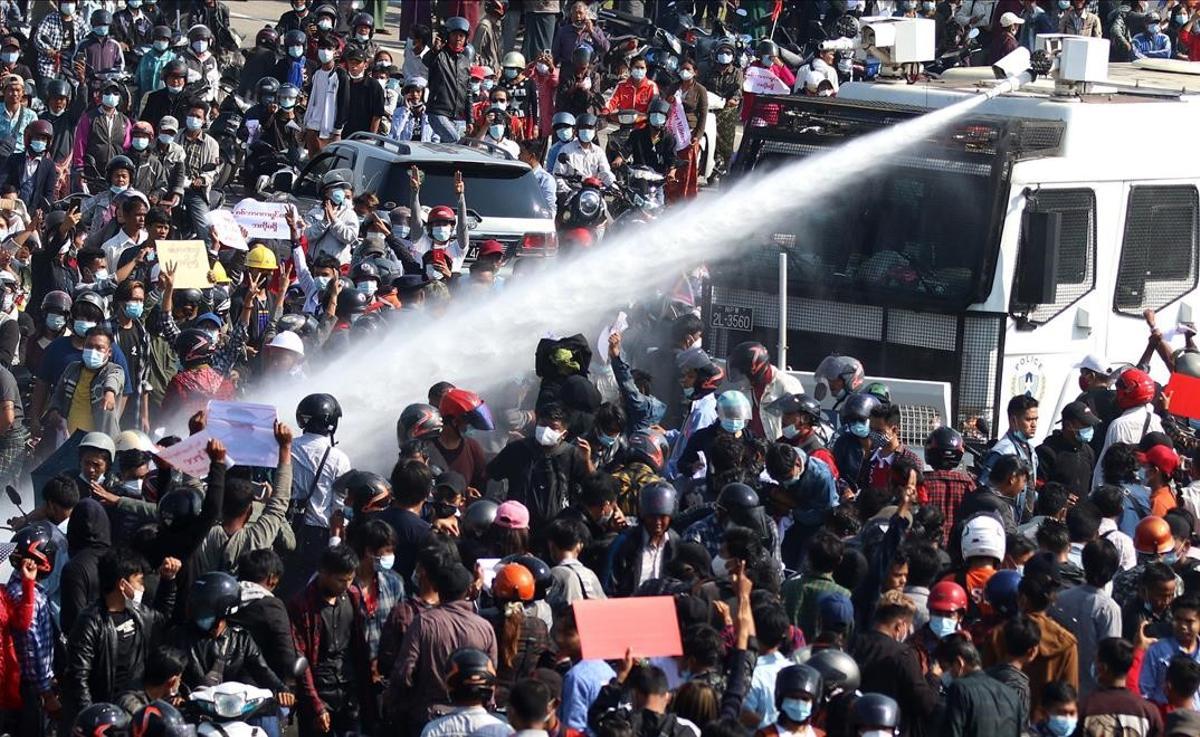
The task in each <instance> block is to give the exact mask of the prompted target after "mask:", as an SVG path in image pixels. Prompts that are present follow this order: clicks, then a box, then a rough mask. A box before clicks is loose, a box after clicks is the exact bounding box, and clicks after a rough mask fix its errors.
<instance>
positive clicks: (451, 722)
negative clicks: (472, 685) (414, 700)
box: [421, 706, 513, 737]
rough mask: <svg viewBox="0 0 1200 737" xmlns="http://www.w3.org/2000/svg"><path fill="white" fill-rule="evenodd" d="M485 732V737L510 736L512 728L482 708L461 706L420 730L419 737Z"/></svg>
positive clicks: (451, 736)
mask: <svg viewBox="0 0 1200 737" xmlns="http://www.w3.org/2000/svg"><path fill="white" fill-rule="evenodd" d="M485 729H486V730H487V731H486V735H487V737H500V736H501V735H509V734H512V731H513V729H512V727H510V726H508V725H507V724H506V723H505V722H504V720H502V719H500V718H499V717H497V716H496V715H495V714H492V713H491V712H489V711H488V710H487V709H485V708H483V707H482V706H461V707H459V708H457V709H455V710H454V711H452V712H450V713H449V714H447V715H446V716H444V717H438V718H437V719H434V720H433V721H432V722H430V723H429V724H426V725H425V729H422V730H421V737H462V736H463V735H469V734H476V733H478V732H480V731H481V730H485Z"/></svg>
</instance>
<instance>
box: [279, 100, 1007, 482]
mask: <svg viewBox="0 0 1200 737" xmlns="http://www.w3.org/2000/svg"><path fill="white" fill-rule="evenodd" d="M987 99H989V97H987V96H985V95H983V94H980V95H976V96H973V97H971V98H968V99H966V100H963V101H962V102H959V103H956V104H954V105H951V106H948V107H945V108H942V109H939V110H935V111H933V112H930V113H928V114H926V115H923V116H921V117H918V118H914V119H912V120H909V121H905V122H904V123H901V124H899V125H896V126H893V127H891V128H887V129H884V130H880V131H877V132H874V133H871V134H869V135H866V136H862V137H860V138H857V139H855V140H853V141H850V142H848V143H846V144H844V145H842V146H838V147H836V148H832V149H830V150H828V151H826V152H823V153H820V154H817V155H813V156H810V157H808V158H806V159H803V160H800V161H797V162H796V163H794V164H789V165H787V166H783V167H780V168H778V169H776V170H774V171H772V172H770V173H766V174H764V175H761V176H752V177H747V178H745V179H743V180H742V181H741V182H740V183H739V184H738V185H737V186H735V187H734V188H733V189H731V190H730V191H729V192H728V193H723V194H721V195H720V196H719V197H704V198H701V199H699V200H696V201H693V202H691V203H690V204H688V205H685V206H681V207H677V208H673V209H671V210H668V211H667V212H666V214H665V215H664V216H663V217H661V218H659V219H658V220H656V221H655V222H653V223H651V224H648V225H646V226H644V227H638V228H637V229H636V230H631V231H628V232H624V233H621V234H619V235H616V236H614V237H612V238H609V239H607V240H605V241H604V243H603V244H602V245H601V246H600V247H598V248H595V249H591V250H589V251H588V252H586V253H583V254H581V255H579V256H578V257H575V258H572V259H570V260H569V261H568V260H566V259H562V260H560V262H559V263H557V264H551V265H549V267H548V268H546V269H544V270H542V271H540V272H538V273H536V274H533V275H530V276H524V275H522V276H518V277H517V278H515V279H513V280H512V281H510V282H509V283H508V284H507V285H506V286H505V288H503V289H501V290H499V291H497V292H495V293H493V294H492V295H491V296H489V297H487V298H483V299H479V298H476V299H470V300H462V301H461V302H459V303H456V304H454V305H452V306H451V308H450V310H449V311H448V312H447V313H446V314H444V315H442V316H439V317H436V318H435V317H433V316H432V315H414V319H409V320H406V321H401V322H400V323H399V324H397V325H396V326H395V327H394V328H392V329H391V331H390V332H389V334H388V335H387V336H386V337H385V338H384V339H382V340H380V341H377V342H375V343H372V344H371V345H369V346H367V345H364V346H361V347H359V348H357V349H355V350H352V351H350V352H348V353H347V354H346V355H343V356H340V357H338V358H336V359H334V360H332V361H331V362H329V363H328V364H326V365H325V366H324V367H323V368H322V369H321V370H319V371H318V372H316V374H315V375H313V376H312V377H310V378H309V379H308V380H306V381H304V382H299V383H297V382H290V383H279V384H276V385H275V386H272V387H268V388H267V390H266V391H265V392H264V393H263V395H262V396H261V397H258V398H256V401H264V402H268V403H270V404H274V405H275V406H277V407H279V409H280V415H281V416H282V417H284V418H288V419H290V418H291V417H292V413H293V411H294V408H295V406H296V404H297V403H298V402H299V400H300V399H301V398H302V397H304V396H305V395H307V394H310V393H313V392H329V393H330V394H333V395H334V396H336V397H337V398H338V400H339V401H340V403H341V405H342V407H343V410H344V418H343V420H342V425H341V428H340V429H339V433H338V438H339V442H340V443H341V444H343V447H344V448H346V450H347V452H348V453H349V454H350V457H351V460H352V461H354V462H355V464H356V467H359V468H374V469H377V470H383V471H385V472H386V471H387V470H388V469H390V467H391V464H392V462H393V460H394V458H395V449H396V445H395V444H396V440H395V434H394V433H395V423H396V419H397V418H398V417H399V415H400V411H401V410H402V409H403V408H404V407H405V406H406V405H408V404H410V403H412V402H419V401H425V395H426V391H427V389H428V387H429V386H430V385H431V384H433V383H434V382H436V381H439V380H446V381H450V382H452V383H453V384H455V385H456V386H461V387H465V388H469V389H472V390H474V391H477V392H484V391H486V390H488V389H489V388H494V387H496V386H498V385H499V384H501V383H503V382H506V381H509V380H511V379H513V378H515V377H518V376H522V375H524V374H526V373H528V372H529V371H530V370H531V368H532V366H533V357H534V349H535V347H536V345H537V341H538V340H539V339H540V338H541V337H543V336H545V335H546V334H547V333H557V334H562V335H568V334H572V333H575V332H579V331H580V330H581V329H587V328H589V327H594V326H596V325H599V324H602V323H603V322H604V321H606V320H611V319H612V318H613V316H614V315H615V312H616V310H617V309H620V308H623V307H624V306H626V305H628V304H629V303H630V302H633V301H636V300H638V299H641V298H644V297H646V296H647V295H649V294H652V293H653V291H654V289H655V288H656V287H658V286H660V285H661V284H662V283H663V282H664V280H668V279H670V278H671V277H672V275H680V274H683V273H685V272H686V271H688V270H690V269H692V268H694V267H696V266H697V265H699V264H702V263H704V262H706V261H709V260H714V259H717V258H727V257H729V256H730V255H731V254H733V253H736V252H737V251H738V250H739V249H741V248H743V247H744V246H745V245H747V244H748V242H754V234H755V233H761V232H764V230H765V229H766V228H769V227H770V226H771V225H772V224H774V223H776V222H778V221H779V220H781V219H782V218H784V217H791V218H793V219H794V218H795V216H796V213H798V212H799V213H803V212H805V211H806V210H808V209H809V208H820V207H821V202H822V200H823V199H824V198H827V197H832V196H838V195H839V194H840V193H842V192H844V191H846V188H847V187H848V186H852V185H853V183H854V181H855V178H856V177H859V176H860V174H861V173H862V172H863V171H865V170H868V169H870V168H871V167H872V166H875V165H876V163H877V162H881V161H885V160H886V159H888V158H889V157H891V156H894V155H896V154H897V153H898V152H899V151H901V150H903V149H904V148H905V147H907V146H910V145H912V144H913V143H916V142H919V141H921V140H923V139H925V138H927V137H928V136H929V135H931V134H932V133H934V132H935V131H937V130H939V129H940V128H941V127H943V126H945V125H946V124H948V123H950V122H951V121H953V120H955V119H957V118H959V117H961V116H962V115H965V114H966V113H968V112H970V111H971V110H972V109H974V108H975V107H976V106H977V105H979V104H981V103H983V102H985V101H986V100H987ZM467 197H468V198H469V197H470V192H469V191H468V192H467ZM800 245H801V247H802V245H803V244H800Z"/></svg>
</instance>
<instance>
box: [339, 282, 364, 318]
mask: <svg viewBox="0 0 1200 737" xmlns="http://www.w3.org/2000/svg"><path fill="white" fill-rule="evenodd" d="M370 301H371V298H370V297H368V296H367V295H365V294H363V293H362V292H360V291H358V290H357V289H343V290H342V291H341V292H338V296H337V316H338V317H339V318H342V319H346V318H349V317H350V316H351V315H361V314H362V313H364V312H366V311H367V305H368V304H369V303H370Z"/></svg>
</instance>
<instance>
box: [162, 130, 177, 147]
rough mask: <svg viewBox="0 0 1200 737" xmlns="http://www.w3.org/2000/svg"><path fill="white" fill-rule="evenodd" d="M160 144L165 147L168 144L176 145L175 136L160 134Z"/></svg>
mask: <svg viewBox="0 0 1200 737" xmlns="http://www.w3.org/2000/svg"><path fill="white" fill-rule="evenodd" d="M158 142H159V143H161V144H164V145H165V144H168V143H174V142H175V136H173V135H171V134H170V133H159V134H158Z"/></svg>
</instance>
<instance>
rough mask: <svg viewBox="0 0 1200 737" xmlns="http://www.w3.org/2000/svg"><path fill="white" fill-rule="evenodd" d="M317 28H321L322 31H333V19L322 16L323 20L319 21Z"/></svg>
mask: <svg viewBox="0 0 1200 737" xmlns="http://www.w3.org/2000/svg"><path fill="white" fill-rule="evenodd" d="M317 28H320V29H321V30H322V31H332V30H333V21H331V20H329V19H328V18H322V19H321V20H319V21H317Z"/></svg>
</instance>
